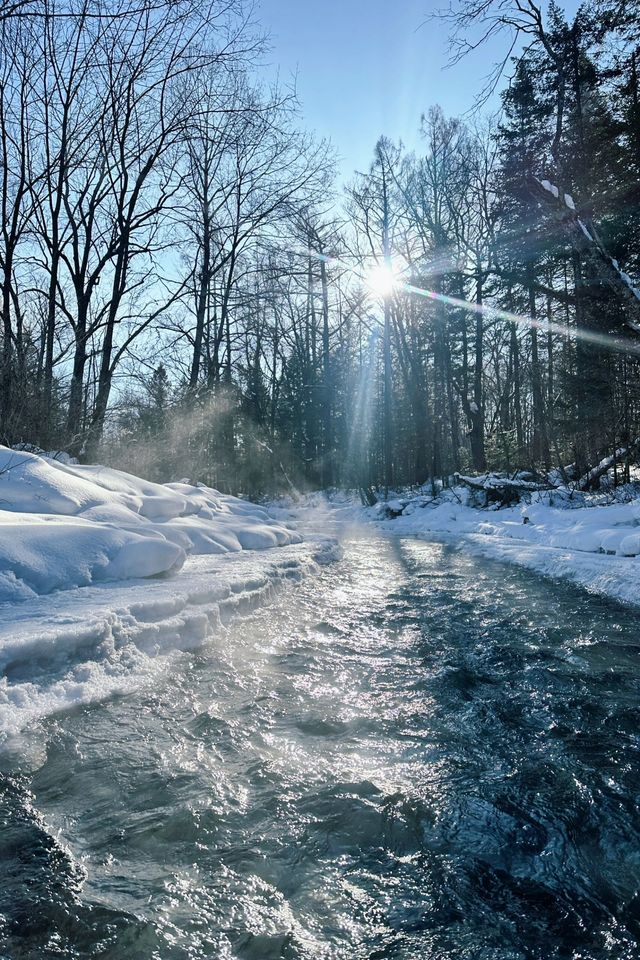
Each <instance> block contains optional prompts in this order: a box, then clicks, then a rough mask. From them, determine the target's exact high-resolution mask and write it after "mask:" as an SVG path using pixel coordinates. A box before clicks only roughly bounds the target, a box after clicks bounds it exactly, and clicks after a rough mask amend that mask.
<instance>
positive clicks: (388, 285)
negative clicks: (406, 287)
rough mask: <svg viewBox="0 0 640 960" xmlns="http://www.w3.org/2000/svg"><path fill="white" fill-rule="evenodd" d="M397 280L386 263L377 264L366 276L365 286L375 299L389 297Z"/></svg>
mask: <svg viewBox="0 0 640 960" xmlns="http://www.w3.org/2000/svg"><path fill="white" fill-rule="evenodd" d="M397 282H398V278H397V276H396V274H395V273H394V270H393V267H392V266H391V265H390V264H388V263H377V264H376V265H375V267H372V269H371V270H370V271H369V273H368V274H367V286H368V287H369V289H370V290H371V292H372V293H373V294H374V295H375V296H376V297H389V296H391V294H392V293H393V290H394V288H395V285H396V283H397Z"/></svg>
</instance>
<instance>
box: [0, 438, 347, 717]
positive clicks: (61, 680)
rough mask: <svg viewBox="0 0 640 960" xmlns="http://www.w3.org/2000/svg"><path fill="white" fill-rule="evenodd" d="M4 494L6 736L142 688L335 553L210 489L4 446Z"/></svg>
mask: <svg viewBox="0 0 640 960" xmlns="http://www.w3.org/2000/svg"><path fill="white" fill-rule="evenodd" d="M0 501H1V504H0V671H1V679H0V733H2V734H4V736H6V735H7V734H9V735H11V734H16V733H17V732H18V731H20V730H21V729H24V727H25V726H28V725H31V724H32V723H33V722H34V721H37V720H38V719H40V718H42V717H44V716H47V715H50V714H52V713H55V712H58V711H59V710H64V709H67V708H69V707H72V706H76V705H82V704H86V703H90V702H94V701H96V700H100V699H103V698H104V697H108V696H111V695H113V694H114V693H118V692H127V691H130V690H133V689H135V688H137V687H138V686H139V685H140V684H143V683H145V682H147V681H149V680H150V679H151V678H152V677H153V676H155V675H157V673H158V672H159V671H164V670H167V669H170V665H171V662H172V658H173V657H174V656H175V655H179V653H180V651H182V650H184V649H186V648H197V647H200V646H202V645H204V644H206V643H208V642H211V641H212V640H214V641H215V639H216V638H217V636H218V635H220V634H222V633H223V632H224V631H223V628H224V624H225V623H226V622H227V621H229V620H230V619H232V618H235V617H237V616H242V615H243V614H244V613H246V612H248V611H251V610H253V609H255V608H256V607H257V606H259V605H261V604H264V603H267V602H269V601H270V600H271V599H272V598H273V597H274V596H275V594H276V592H277V591H278V590H279V589H280V587H281V586H283V585H284V584H285V583H287V582H288V581H291V580H298V579H300V578H302V577H303V576H305V575H307V574H312V573H315V572H317V570H318V566H319V564H323V563H325V562H327V561H330V560H331V559H333V558H334V557H335V556H336V555H337V554H336V545H335V541H332V540H330V539H328V538H327V536H326V535H322V532H319V533H318V535H314V536H311V537H310V538H309V539H308V540H307V541H306V542H303V538H302V536H301V534H300V533H299V532H297V531H296V530H294V529H292V528H291V527H290V526H289V525H287V524H286V523H284V522H278V521H277V520H275V519H273V518H272V517H270V516H269V514H268V513H267V511H266V510H265V509H264V508H262V507H260V506H257V505H255V504H252V503H249V502H247V501H244V500H239V499H237V498H235V497H229V496H224V495H222V494H220V493H218V492H217V491H215V490H211V489H209V488H207V487H203V486H193V485H191V484H189V483H186V482H182V483H173V484H167V485H163V484H155V483H148V482H146V481H144V480H141V479H139V478H137V477H134V476H130V475H128V474H124V473H121V472H119V471H116V470H112V469H108V468H105V467H98V466H96V467H93V466H91V467H86V466H79V465H77V464H71V463H66V462H60V461H57V460H52V459H48V458H45V457H40V456H36V455H34V454H31V453H26V452H23V451H15V450H9V449H7V448H4V447H0ZM274 548H277V549H274Z"/></svg>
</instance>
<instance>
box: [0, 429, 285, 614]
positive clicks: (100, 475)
mask: <svg viewBox="0 0 640 960" xmlns="http://www.w3.org/2000/svg"><path fill="white" fill-rule="evenodd" d="M300 540H301V537H300V535H299V534H298V533H297V532H295V531H293V530H291V529H289V528H287V527H286V526H285V525H283V524H281V523H278V522H277V521H276V520H274V519H273V518H272V517H270V516H269V515H268V514H267V512H266V510H264V509H263V508H262V507H259V506H257V505H255V504H252V503H248V502H246V501H244V500H239V499H237V498H236V497H229V496H224V495H222V494H220V493H218V492H217V491H216V490H212V489H210V488H208V487H204V486H201V485H198V486H192V485H190V484H187V483H173V484H158V483H150V482H148V481H146V480H141V479H140V478H139V477H134V476H131V475H130V474H127V473H122V472H121V471H118V470H113V469H110V468H108V467H98V466H81V465H79V464H71V463H68V462H63V461H61V460H57V459H50V458H48V457H44V456H38V455H36V454H34V453H30V452H28V451H25V450H18V451H17V450H10V449H8V448H7V447H0V603H1V602H3V601H14V600H25V599H28V598H33V597H34V596H37V595H39V594H43V593H50V592H51V591H53V590H61V589H69V588H72V587H79V586H87V585H89V584H94V583H98V582H100V581H104V580H130V579H133V578H140V577H153V576H159V575H167V574H171V573H175V572H176V571H178V570H179V569H180V567H181V566H182V565H183V564H184V562H185V560H186V558H187V556H188V555H195V554H226V553H230V552H239V551H241V550H266V549H269V548H271V547H276V546H287V545H289V544H293V543H298V542H300Z"/></svg>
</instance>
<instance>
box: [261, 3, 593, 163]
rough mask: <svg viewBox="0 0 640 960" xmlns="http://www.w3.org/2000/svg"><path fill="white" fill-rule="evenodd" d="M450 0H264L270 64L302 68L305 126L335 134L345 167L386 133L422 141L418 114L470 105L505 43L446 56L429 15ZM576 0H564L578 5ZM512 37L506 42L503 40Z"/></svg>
mask: <svg viewBox="0 0 640 960" xmlns="http://www.w3.org/2000/svg"><path fill="white" fill-rule="evenodd" d="M444 5H446V2H445V0H259V5H258V16H259V18H260V21H261V23H262V26H263V28H264V29H265V30H266V31H268V32H269V33H270V34H271V43H272V51H271V54H270V56H269V61H270V63H271V64H272V65H273V66H274V67H278V68H279V70H280V75H281V78H282V79H283V80H288V79H290V78H291V76H292V75H293V74H295V73H297V78H298V79H297V86H298V93H299V96H300V99H301V101H302V107H303V115H304V120H305V124H306V125H307V126H308V127H309V128H312V129H315V130H316V131H317V132H318V133H319V134H320V135H321V136H325V137H328V138H330V139H331V140H332V142H333V144H334V146H335V147H336V148H337V150H338V152H339V154H340V155H341V156H342V158H343V162H342V165H341V173H342V176H343V178H344V179H347V180H348V179H349V178H350V175H351V172H352V171H353V170H354V169H359V170H364V169H366V168H367V167H368V165H369V163H370V160H371V156H372V152H373V147H374V145H375V142H376V140H377V138H378V137H379V136H380V134H382V133H385V134H386V135H387V136H389V137H391V138H392V139H394V140H397V139H402V140H403V141H404V142H405V143H406V144H407V145H408V146H409V147H413V146H414V145H417V142H418V128H419V122H420V114H421V113H422V112H424V111H425V110H426V109H427V108H428V107H429V106H430V105H431V104H434V103H439V104H440V105H441V106H442V108H443V109H444V111H445V113H447V114H448V115H460V114H461V113H463V112H465V111H467V110H469V109H470V108H471V107H472V105H473V100H474V95H475V94H476V93H477V91H478V90H479V89H480V88H481V87H482V82H483V78H484V77H485V76H486V75H487V73H488V72H489V71H490V69H491V67H492V65H493V63H494V62H495V61H496V59H498V57H499V55H500V53H502V51H503V50H504V45H503V43H496V42H493V43H492V45H490V46H487V47H484V48H482V49H481V50H480V51H478V52H476V53H474V54H473V55H471V56H470V57H469V58H467V59H465V60H464V61H463V62H462V63H461V64H458V65H457V66H456V67H452V68H450V69H444V68H445V66H446V63H447V59H448V52H447V37H446V25H444V24H442V23H440V22H439V21H437V20H430V19H429V13H430V12H433V11H434V10H436V9H437V8H438V7H441V6H444ZM575 6H576V0H569V3H567V7H571V8H573V9H574V8H575ZM505 42H506V41H505Z"/></svg>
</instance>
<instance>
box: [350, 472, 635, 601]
mask: <svg viewBox="0 0 640 960" xmlns="http://www.w3.org/2000/svg"><path fill="white" fill-rule="evenodd" d="M561 493H562V492H561V491H560V492H556V493H555V494H548V493H542V494H532V499H533V502H531V503H524V504H520V505H518V506H516V507H506V508H505V507H502V508H500V509H478V508H477V507H473V506H468V505H467V503H466V502H465V501H467V500H468V499H469V491H468V490H465V489H464V488H461V487H459V488H457V489H456V490H454V491H450V492H448V496H449V498H450V499H445V500H444V502H434V501H433V499H432V498H431V497H429V496H426V495H425V496H409V497H403V498H400V499H397V500H396V501H395V502H393V501H392V503H391V506H392V507H393V508H394V509H393V511H392V512H394V513H399V515H398V516H396V517H394V518H392V519H391V518H388V511H387V509H386V508H382V509H377V508H375V507H374V508H372V509H370V510H367V511H364V512H365V513H366V515H367V516H368V517H369V519H371V520H377V521H378V522H379V523H380V525H381V527H382V528H384V529H386V530H387V531H388V532H390V533H394V534H398V535H402V536H417V537H423V538H427V539H428V538H433V537H446V538H447V539H453V540H454V541H455V542H456V543H457V545H458V546H459V547H460V548H461V549H468V550H473V551H474V552H477V553H481V554H483V555H484V556H489V557H493V558H495V559H498V560H503V561H507V562H509V563H516V564H519V565H520V566H523V567H527V568H529V569H531V570H535V571H537V572H538V573H542V574H544V575H546V576H550V577H558V578H564V579H566V580H570V581H573V582H574V583H578V584H580V585H581V586H582V587H585V588H586V589H587V590H590V591H592V592H594V593H599V594H602V595H605V596H608V597H612V598H614V599H617V600H621V601H623V602H625V603H632V604H637V605H639V606H640V499H634V500H630V501H629V502H627V503H611V504H603V503H602V499H603V498H602V497H598V496H592V497H589V496H584V495H581V496H580V497H579V500H578V503H579V505H575V501H571V500H566V501H564V502H563V499H562V496H561ZM446 495H447V494H446ZM446 495H445V496H446ZM551 499H555V500H556V502H557V503H558V505H557V506H551V504H550V500H551ZM380 506H382V505H380ZM400 511H401V512H400Z"/></svg>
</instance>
